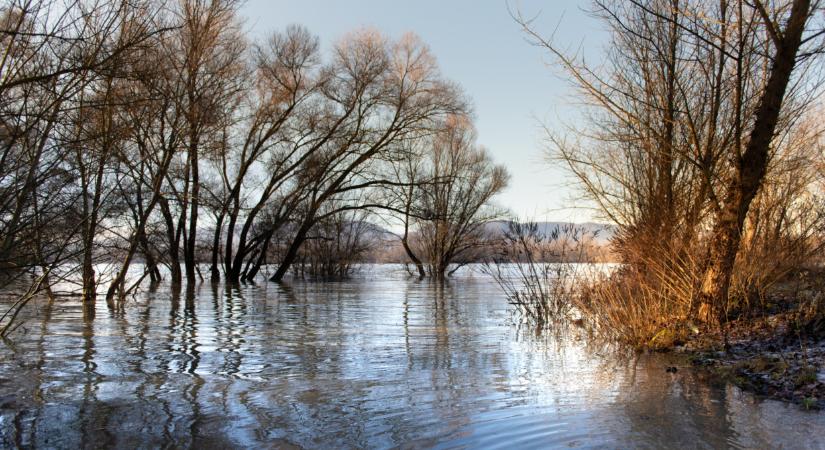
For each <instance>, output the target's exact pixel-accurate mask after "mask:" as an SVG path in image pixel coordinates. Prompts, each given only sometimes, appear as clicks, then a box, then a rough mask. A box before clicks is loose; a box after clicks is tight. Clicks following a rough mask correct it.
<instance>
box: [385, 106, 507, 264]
mask: <svg viewBox="0 0 825 450" xmlns="http://www.w3.org/2000/svg"><path fill="white" fill-rule="evenodd" d="M476 139H477V135H476V132H475V129H474V128H473V126H472V123H471V122H470V119H469V117H468V116H466V115H451V116H449V117H447V119H446V120H445V121H444V122H443V123H442V124H440V126H439V127H438V128H436V129H435V132H434V133H433V134H432V135H431V136H428V138H427V139H425V140H423V142H420V143H419V145H417V146H416V147H414V148H411V149H407V151H408V154H407V159H405V160H402V161H401V163H400V164H397V165H396V167H395V169H394V171H393V173H395V174H396V176H397V177H398V178H397V179H398V185H397V186H396V187H395V188H394V191H395V196H394V197H393V198H394V199H395V203H396V206H395V207H394V210H395V211H396V212H397V213H400V214H399V215H400V216H401V217H400V219H401V220H402V221H403V223H404V234H403V235H402V238H401V243H402V245H403V247H404V250H405V251H406V253H407V256H408V257H409V258H410V260H411V261H413V263H414V264H415V265H416V267H417V268H418V271H419V276H420V277H422V278H423V277H424V276H425V273H429V275H430V276H431V277H432V278H434V279H437V280H442V279H444V278H445V277H446V276H447V275H448V274H449V273H452V272H451V271H455V270H456V269H457V268H458V267H460V265H459V266H456V267H454V268H452V269H451V268H450V267H451V265H453V264H454V263H456V262H468V261H471V260H472V259H473V258H474V256H473V252H474V251H475V250H477V249H479V248H480V247H482V246H483V245H484V244H485V242H486V237H487V236H486V233H487V231H488V230H486V228H485V227H486V226H487V225H488V224H489V223H490V222H491V221H493V220H496V219H499V218H501V216H502V210H501V209H500V208H497V207H496V206H495V205H493V203H492V200H493V198H494V197H495V196H496V195H498V194H499V193H501V191H503V190H504V189H505V188H506V187H507V182H508V179H509V175H508V173H507V170H506V169H505V168H504V166H501V165H498V164H495V163H494V162H493V160H492V158H491V157H490V155H489V153H488V152H487V150H486V149H484V148H483V147H481V146H479V145H478V143H477V142H476ZM411 225H412V228H413V231H414V232H415V241H416V242H415V244H412V243H411V242H409V235H410V228H411ZM425 268H426V272H425Z"/></svg>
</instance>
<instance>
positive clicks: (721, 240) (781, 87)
mask: <svg viewBox="0 0 825 450" xmlns="http://www.w3.org/2000/svg"><path fill="white" fill-rule="evenodd" d="M809 15H810V0H795V1H794V2H793V6H792V8H791V14H790V17H789V19H788V22H787V26H786V28H785V30H784V32H781V33H780V32H777V33H775V37H774V42H775V45H776V55H775V56H774V59H773V63H772V65H771V71H770V75H769V78H768V82H767V84H766V85H765V89H764V91H763V92H762V96H761V98H760V101H759V106H758V107H757V109H756V111H755V113H754V125H753V129H752V131H751V133H750V139H749V140H748V143H747V145H746V147H745V152H744V153H743V154H742V156H741V157H740V158H738V159H737V161H736V164H735V168H734V172H733V175H732V179H731V180H730V182H729V184H728V189H727V193H726V196H725V199H724V202H723V204H722V209H721V211H720V212H719V216H718V218H717V220H716V224H715V225H714V228H713V232H712V236H711V239H710V242H711V247H710V249H709V252H708V260H707V266H706V269H705V273H704V277H703V280H702V287H701V291H700V294H699V297H700V306H699V310H698V313H699V319H700V320H703V321H706V322H720V321H722V320H723V319H724V314H725V311H726V307H727V299H728V291H729V288H730V282H731V276H732V272H733V266H734V264H735V262H736V254H737V252H738V250H739V243H740V241H741V237H742V229H743V226H744V223H745V218H746V217H747V215H748V210H749V208H750V204H751V202H752V201H753V198H754V197H755V196H756V193H757V192H758V191H759V188H760V187H761V186H762V182H763V179H764V177H765V172H766V170H767V167H768V162H769V151H770V145H771V141H772V140H773V137H774V132H775V130H776V125H777V122H778V121H779V112H780V109H781V107H782V102H783V99H784V97H785V92H786V91H787V87H788V83H789V81H790V79H791V74H792V72H793V69H794V66H795V65H796V61H797V53H798V52H799V48H800V46H801V43H802V34H803V32H804V30H805V24H806V22H807V19H808V17H809ZM766 26H768V27H770V26H771V24H769V23H766Z"/></svg>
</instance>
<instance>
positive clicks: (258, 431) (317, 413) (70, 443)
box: [0, 268, 825, 448]
mask: <svg viewBox="0 0 825 450" xmlns="http://www.w3.org/2000/svg"><path fill="white" fill-rule="evenodd" d="M38 308H39V310H38V314H37V315H36V316H34V317H33V318H31V319H29V320H28V321H27V322H26V324H25V325H24V328H21V329H20V330H18V331H17V332H16V333H15V335H14V336H13V339H12V342H11V343H9V347H6V348H1V349H0V358H2V362H0V408H2V413H0V445H2V446H4V447H14V446H20V447H35V446H36V447H46V448H52V447H56V448H89V447H115V448H134V447H138V448H156V447H175V448H177V447H197V448H238V447H247V448H279V447H282V448H293V447H303V448H352V447H356V448H390V447H407V448H420V447H424V448H429V447H436V448H475V447H483V448H502V447H507V448H529V447H535V448H548V447H574V448H575V447H585V448H586V447H619V448H635V447H641V448H661V447H670V448H724V447H744V448H825V414H823V413H809V412H805V411H801V410H800V409H799V407H797V406H792V405H786V404H783V403H778V402H772V401H761V400H758V399H755V398H754V397H752V396H750V395H747V394H743V393H741V392H740V391H738V390H737V389H736V388H733V387H729V386H715V385H712V384H709V383H708V382H706V381H705V380H704V379H703V378H704V377H703V376H701V374H699V373H696V372H694V371H693V370H691V369H690V368H689V367H681V368H680V369H679V371H678V372H677V373H675V374H671V373H667V372H665V367H666V366H667V365H668V364H670V363H671V361H666V360H663V359H661V358H662V357H649V356H648V357H644V356H643V357H638V358H631V359H619V358H616V357H614V356H608V355H607V354H605V355H599V354H597V353H594V351H593V350H592V349H588V348H586V346H585V345H584V344H583V343H582V342H580V341H577V340H575V339H564V340H561V341H559V340H554V339H550V338H539V337H535V336H532V335H530V334H529V333H524V332H523V331H521V330H519V329H518V327H517V326H514V325H513V323H512V322H513V321H512V315H511V313H510V312H509V307H508V305H507V304H506V302H505V300H504V298H503V297H502V296H501V294H500V293H499V292H498V290H497V289H496V287H495V285H494V284H493V283H492V281H491V280H488V279H486V278H484V277H483V276H480V275H475V276H470V275H466V276H462V277H460V278H458V279H455V280H452V281H451V282H450V283H449V284H447V285H446V286H437V285H434V284H430V283H427V282H419V281H414V280H410V279H408V278H406V277H405V274H404V273H403V272H402V271H400V270H392V269H387V268H381V269H375V270H373V271H367V272H366V273H364V274H362V275H361V276H359V277H358V278H356V279H354V280H351V281H347V282H336V283H311V282H292V283H289V284H287V285H283V286H279V285H276V284H272V283H262V284H259V285H249V286H241V287H225V286H222V285H221V286H213V285H210V284H208V283H206V284H203V285H201V286H199V287H197V288H195V289H194V290H190V291H187V290H186V289H184V291H183V292H178V293H175V292H172V291H171V290H170V289H169V288H168V287H159V288H158V289H156V290H154V291H152V292H145V293H143V294H141V295H139V296H138V297H137V298H135V299H133V300H130V301H129V303H128V305H127V306H126V308H125V309H124V311H123V312H122V313H112V312H110V311H109V310H108V309H107V308H106V306H105V304H104V303H103V302H101V304H100V305H98V309H97V315H96V318H95V319H94V320H93V321H89V322H84V320H83V314H82V310H81V308H80V307H79V305H78V304H77V303H75V302H74V301H67V302H59V301H58V302H55V303H54V304H53V305H52V306H51V307H49V306H48V305H45V304H42V303H41V304H40V305H39V306H38Z"/></svg>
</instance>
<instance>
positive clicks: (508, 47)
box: [243, 0, 606, 222]
mask: <svg viewBox="0 0 825 450" xmlns="http://www.w3.org/2000/svg"><path fill="white" fill-rule="evenodd" d="M589 5H590V2H589V1H588V0H544V1H541V0H521V1H516V0H511V2H510V6H511V7H514V8H520V9H521V10H522V11H523V12H524V13H525V15H530V16H532V15H535V14H538V13H540V16H539V17H538V19H537V20H536V22H535V24H536V27H537V29H540V30H542V31H543V32H544V33H545V34H547V35H549V34H551V33H552V32H553V30H556V32H555V39H556V42H559V43H561V44H562V45H564V46H565V47H567V48H570V49H574V50H575V49H578V48H583V49H586V54H587V55H588V56H589V55H593V56H591V58H592V57H596V58H597V57H598V55H599V54H600V49H601V47H602V46H603V41H604V40H605V39H606V38H605V33H604V32H603V31H602V29H601V24H600V23H598V21H597V20H595V19H593V18H592V17H590V16H589V15H588V14H586V13H585V12H583V11H582V8H588V7H589ZM243 12H244V14H245V15H246V16H247V27H248V28H249V29H250V30H251V32H252V34H253V35H256V36H262V35H265V34H266V33H267V32H269V31H271V30H276V29H277V30H281V29H283V28H284V27H285V26H286V25H289V24H292V23H297V24H301V25H304V26H306V27H307V28H308V29H309V30H310V31H311V32H312V33H314V34H316V35H318V36H319V37H320V39H321V42H322V45H324V46H325V48H328V46H329V45H330V44H331V43H333V42H335V41H336V40H337V39H339V38H340V37H341V36H343V35H344V34H346V33H347V32H348V31H351V30H353V29H355V28H359V27H365V26H366V27H373V28H376V29H378V30H380V31H382V32H384V33H386V34H387V35H389V36H392V37H398V36H400V35H402V34H403V33H405V32H407V31H413V32H415V33H416V34H418V35H419V36H421V38H422V39H423V40H424V42H426V43H427V44H428V45H429V46H430V48H431V50H432V52H433V53H434V54H435V56H436V58H437V59H438V62H439V65H440V66H441V69H442V72H443V73H444V75H445V76H446V77H448V78H450V79H452V80H454V81H456V82H458V83H460V84H461V85H462V87H463V88H464V89H465V91H466V92H467V94H468V95H469V97H470V98H471V99H472V100H473V103H474V106H475V108H474V110H475V116H476V126H477V128H478V133H479V143H480V144H482V145H484V146H485V147H487V148H488V149H489V150H490V152H491V153H492V154H493V156H494V158H495V159H496V160H497V161H499V162H501V163H504V164H505V165H506V166H507V168H508V169H509V170H510V172H511V174H512V181H511V184H510V187H509V188H508V190H507V191H506V192H505V193H504V194H502V195H501V196H500V197H499V199H498V201H499V203H500V204H501V205H503V206H506V207H508V208H510V209H511V210H512V211H513V212H514V213H515V214H516V215H518V216H520V217H527V218H533V219H537V220H575V221H579V222H581V221H586V220H589V219H590V213H589V212H588V211H585V210H577V209H569V208H568V209H564V208H565V207H569V206H572V202H571V192H570V189H569V188H568V187H567V185H568V184H569V179H566V178H565V175H564V172H563V171H562V170H560V169H558V168H553V167H550V165H549V164H548V163H546V162H545V160H544V158H543V153H542V138H543V131H542V130H541V129H540V122H544V123H546V124H547V125H548V126H550V127H551V128H557V129H561V127H562V123H563V121H565V120H570V119H571V118H573V117H575V114H576V110H577V108H576V106H575V101H574V99H573V96H572V94H573V92H572V89H571V85H570V84H569V83H568V82H567V81H565V80H564V79H563V78H562V76H561V75H562V74H561V72H560V71H559V70H558V69H554V68H553V67H548V66H547V64H546V63H548V62H550V60H549V59H548V56H547V55H546V54H545V53H544V52H543V51H542V50H541V49H539V48H536V47H533V46H531V45H529V44H528V43H527V42H526V41H525V37H524V35H523V34H522V33H521V32H520V30H519V27H518V25H517V24H516V23H515V22H514V21H513V19H512V18H511V17H510V14H509V13H508V9H507V3H506V2H505V0H476V1H472V0H440V1H439V0H416V1H388V0H384V1H379V0H350V1H336V0H301V1H297V0H247V3H246V5H245V7H244V9H243Z"/></svg>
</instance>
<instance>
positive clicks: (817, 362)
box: [676, 312, 825, 410]
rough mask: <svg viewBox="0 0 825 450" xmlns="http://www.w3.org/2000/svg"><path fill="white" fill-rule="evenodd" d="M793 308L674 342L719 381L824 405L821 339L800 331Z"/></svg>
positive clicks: (807, 405)
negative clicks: (685, 340)
mask: <svg viewBox="0 0 825 450" xmlns="http://www.w3.org/2000/svg"><path fill="white" fill-rule="evenodd" d="M798 317H799V315H798V313H797V312H784V313H776V314H771V315H768V316H766V317H762V318H759V319H756V320H753V319H752V320H739V321H734V322H732V323H730V324H728V325H727V326H726V328H725V330H722V331H717V332H715V333H703V334H699V335H696V336H694V337H693V338H691V339H689V340H688V342H687V343H685V344H684V345H682V346H679V347H676V351H678V352H680V353H683V354H685V355H687V356H688V358H689V359H690V361H691V362H692V364H693V365H694V366H695V367H700V368H704V369H706V370H707V371H708V372H709V373H710V374H711V375H713V376H715V377H717V378H718V379H719V380H720V381H727V382H730V383H733V384H735V385H737V386H739V387H740V388H742V389H743V390H746V391H749V392H752V393H755V394H757V395H760V396H764V397H767V398H772V399H777V400H784V401H788V402H792V403H795V404H798V405H800V407H801V408H803V409H807V410H823V409H825V338H824V336H823V335H822V333H805V332H804V331H805V330H803V329H800V327H799V321H798Z"/></svg>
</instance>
